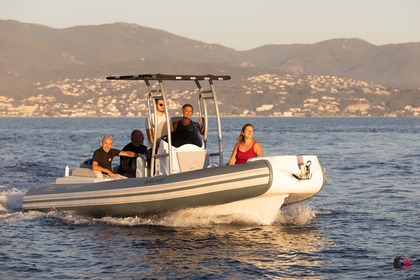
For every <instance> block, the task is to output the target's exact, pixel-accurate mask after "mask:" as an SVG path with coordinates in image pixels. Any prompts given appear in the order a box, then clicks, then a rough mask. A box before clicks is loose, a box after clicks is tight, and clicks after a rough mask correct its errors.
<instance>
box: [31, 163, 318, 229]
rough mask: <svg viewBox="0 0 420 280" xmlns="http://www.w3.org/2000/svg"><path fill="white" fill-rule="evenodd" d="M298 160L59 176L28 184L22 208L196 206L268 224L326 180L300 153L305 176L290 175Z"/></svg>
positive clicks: (93, 210) (91, 211)
mask: <svg viewBox="0 0 420 280" xmlns="http://www.w3.org/2000/svg"><path fill="white" fill-rule="evenodd" d="M301 157H302V156H301ZM297 159H298V157H296V156H276V157H264V158H256V159H252V160H250V161H249V162H247V163H245V164H241V165H229V166H218V167H211V168H206V169H200V170H193V171H188V172H183V173H176V174H171V175H165V176H156V177H147V178H132V179H124V180H109V179H108V180H106V179H96V178H90V180H91V182H90V183H86V182H85V183H80V180H82V179H83V178H82V179H80V178H75V177H73V176H70V177H64V178H58V179H57V181H56V183H55V184H48V185H43V186H39V187H36V188H32V189H30V190H29V191H28V192H27V193H26V195H25V197H24V200H23V208H24V209H25V210H37V211H44V212H47V211H51V210H54V209H57V210H66V211H74V212H75V213H76V214H80V215H86V216H91V217H97V218H100V217H104V216H112V217H127V216H143V217H145V216H150V215H164V214H166V213H167V212H170V211H176V210H181V209H187V208H201V209H205V210H206V211H210V212H211V213H213V214H214V213H218V214H219V215H232V214H244V215H247V216H250V217H253V218H255V220H256V221H259V223H261V224H271V223H273V222H274V220H275V218H276V215H278V213H279V210H280V207H281V206H282V205H283V204H292V203H297V202H300V201H303V200H306V199H308V198H311V197H313V196H314V195H316V194H317V193H318V192H319V191H321V189H322V187H323V186H324V184H325V183H326V177H325V170H324V168H323V167H322V165H321V164H320V163H319V161H318V159H317V157H316V156H304V158H303V159H304V160H305V161H311V162H312V165H311V166H312V169H311V174H310V178H307V179H303V180H300V179H297V178H296V177H295V176H293V174H297V173H298V172H299V165H298V160H297ZM87 179H89V178H87ZM57 182H59V183H57ZM75 182H76V183H75Z"/></svg>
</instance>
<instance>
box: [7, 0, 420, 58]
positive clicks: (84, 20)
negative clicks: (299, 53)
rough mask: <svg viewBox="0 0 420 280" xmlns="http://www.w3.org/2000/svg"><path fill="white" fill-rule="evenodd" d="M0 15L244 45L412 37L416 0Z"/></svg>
mask: <svg viewBox="0 0 420 280" xmlns="http://www.w3.org/2000/svg"><path fill="white" fill-rule="evenodd" d="M0 4H1V5H0V7H1V9H0V19H1V20H9V19H11V20H17V21H20V22H25V23H36V24H42V25H46V26H50V27H53V28H67V27H72V26H80V25H101V24H108V23H115V22H126V23H134V24H138V25H140V26H144V27H150V28H155V29H160V30H163V31H167V32H169V33H173V34H175V35H178V36H182V37H185V38H188V39H193V40H198V41H202V42H205V43H210V44H219V45H222V46H225V47H229V48H232V49H235V50H249V49H253V48H257V47H260V46H263V45H268V44H280V45H283V44H296V43H297V44H313V43H317V42H321V41H325V40H329V39H335V38H360V39H363V40H365V41H368V42H369V43H372V44H375V45H387V44H397V43H409V42H420V0H208V1H200V0H157V1H153V0H148V1H144V0H112V1H111V0H0Z"/></svg>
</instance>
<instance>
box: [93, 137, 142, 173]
mask: <svg viewBox="0 0 420 280" xmlns="http://www.w3.org/2000/svg"><path fill="white" fill-rule="evenodd" d="M115 156H127V157H136V156H137V154H136V153H134V152H132V151H120V150H118V149H114V148H112V137H111V136H104V138H102V142H101V147H100V148H99V149H97V150H96V151H95V152H94V153H93V159H92V170H97V171H101V172H102V174H104V175H105V176H109V177H111V178H117V177H118V176H117V175H118V174H115V173H114V172H112V159H113V158H114V157H115Z"/></svg>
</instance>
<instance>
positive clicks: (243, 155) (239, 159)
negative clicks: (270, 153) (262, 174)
mask: <svg viewBox="0 0 420 280" xmlns="http://www.w3.org/2000/svg"><path fill="white" fill-rule="evenodd" d="M254 145H255V141H252V146H251V148H249V150H248V151H246V152H241V151H240V150H239V145H238V148H237V150H236V162H235V164H242V163H245V162H247V160H248V159H250V158H254V157H257V153H256V152H255V151H254Z"/></svg>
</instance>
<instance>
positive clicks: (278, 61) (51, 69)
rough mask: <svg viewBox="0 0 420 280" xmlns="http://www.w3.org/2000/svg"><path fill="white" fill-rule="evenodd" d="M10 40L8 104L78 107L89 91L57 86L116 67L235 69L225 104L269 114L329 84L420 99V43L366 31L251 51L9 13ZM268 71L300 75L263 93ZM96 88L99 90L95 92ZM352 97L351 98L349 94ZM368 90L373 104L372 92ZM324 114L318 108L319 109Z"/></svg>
mask: <svg viewBox="0 0 420 280" xmlns="http://www.w3.org/2000/svg"><path fill="white" fill-rule="evenodd" d="M0 44H1V45H2V52H0V73H1V75H0V97H1V96H3V97H1V98H2V100H3V101H4V104H3V105H1V104H0V105H1V106H3V107H5V108H11V107H17V106H21V105H25V104H27V103H28V101H27V100H28V99H30V100H38V99H37V98H39V96H43V97H45V96H51V98H53V99H54V100H55V102H61V101H63V100H64V101H66V102H68V104H67V106H68V107H71V108H73V106H75V104H76V103H77V102H84V101H85V100H86V99H87V97H86V96H83V95H81V96H78V97H77V98H79V99H80V100H76V99H75V97H74V96H73V98H68V96H67V97H66V95H65V94H64V95H63V90H62V89H59V87H54V86H51V85H54V84H55V85H57V84H61V83H63V81H74V83H76V84H77V81H80V80H85V79H88V80H91V81H95V83H96V81H98V80H101V79H104V77H105V76H107V75H113V74H134V73H167V74H173V73H174V74H208V73H211V74H227V75H231V76H232V80H231V81H229V82H228V83H226V86H227V90H226V92H228V95H225V93H223V92H222V97H221V100H224V101H225V103H229V102H232V101H235V104H236V107H237V108H236V109H235V108H234V106H226V107H225V108H224V109H225V110H226V111H225V113H226V114H242V113H243V112H244V111H246V110H251V111H253V112H261V111H258V110H256V108H257V107H258V106H260V105H262V104H266V105H267V104H271V105H273V108H274V109H272V111H271V112H268V113H267V112H265V110H262V112H265V113H267V114H273V113H275V112H280V113H279V114H283V113H284V112H288V111H290V108H294V107H302V108H303V105H304V104H303V103H299V101H298V100H300V101H301V102H304V100H306V99H310V98H311V97H313V96H312V95H313V94H314V88H323V89H322V91H320V92H322V93H323V94H324V95H325V96H324V97H328V96H330V95H331V94H333V95H334V94H335V93H334V92H335V91H336V90H337V88H341V91H343V93H345V94H353V95H354V93H355V92H357V93H359V92H360V93H366V91H367V92H375V85H377V87H376V88H378V87H379V88H381V91H384V92H388V93H389V94H387V95H382V94H379V95H377V96H381V98H382V99H383V100H382V101H378V102H382V103H384V104H385V103H386V104H388V105H386V106H384V108H388V109H387V110H388V111H387V113H388V114H391V112H393V113H392V114H394V113H395V112H396V111H400V110H404V107H405V106H411V107H413V108H416V107H418V106H420V105H418V104H417V102H418V101H417V99H418V98H417V96H418V90H417V89H416V88H419V87H420V79H418V77H420V43H409V44H396V45H384V46H375V45H372V44H370V43H368V42H365V41H363V40H360V39H334V40H328V41H324V42H319V43H316V44H292V45H266V46H261V47H259V48H256V49H252V50H248V51H235V50H233V49H230V48H226V47H223V46H221V45H216V44H206V43H203V42H200V41H196V40H191V39H188V38H184V37H180V36H176V35H173V34H170V33H168V32H165V31H162V30H157V29H152V28H146V27H142V26H138V25H135V24H127V23H114V24H105V25H98V26H76V27H71V28H64V29H54V28H50V27H47V26H42V25H36V24H27V23H21V22H17V21H11V20H8V21H4V20H0ZM264 75H269V76H270V77H273V80H272V81H271V82H270V83H275V80H276V79H279V80H283V81H285V80H288V83H290V85H291V84H292V82H291V81H290V80H291V79H293V80H294V81H293V83H294V84H293V85H294V86H293V87H291V86H289V88H287V89H285V88H278V89H276V86H275V85H272V84H271V86H268V87H267V89H266V90H265V91H264V93H263V95H261V94H257V92H260V93H261V91H260V90H257V92H255V91H254V90H253V89H257V88H264V87H266V86H267V81H265V79H264V78H262V79H260V78H258V77H265V76H264ZM256 77H257V78H256ZM320 77H324V78H320ZM317 79H318V80H320V81H324V82H325V83H327V84H318V85H314V84H313V80H317ZM340 79H341V81H350V82H347V83H346V82H342V83H341V82H338V84H339V86H338V87H336V86H331V85H332V84H333V83H335V82H336V81H339V80H340ZM251 80H257V81H258V82H257V84H258V85H256V84H254V85H253V86H252V87H251V89H250V90H249V88H247V85H249V81H251ZM299 81H301V82H299ZM334 81H335V82H334ZM298 84H299V87H298V86H297V85H298ZM349 84H352V85H356V84H358V85H361V84H363V85H364V86H363V88H365V89H362V86H361V87H360V88H357V89H351V90H348V88H347V86H348V85H349ZM47 85H50V87H48V86H47ZM327 85H329V86H327ZM79 86H80V85H79ZM102 86H104V87H106V85H102ZM324 86H326V87H325V88H324ZM40 88H43V90H40ZM52 88H55V89H56V90H51V89H52ZM366 89H367V90H366ZM382 89H383V90H382ZM284 90H286V91H287V94H289V95H290V94H292V93H294V92H297V93H298V94H299V95H298V96H299V98H297V96H294V97H293V98H285V99H284V100H282V101H281V102H280V101H278V100H277V99H278V97H279V96H278V95H282V94H284ZM341 91H340V92H341ZM279 92H282V94H279ZM395 92H398V93H400V96H399V98H398V99H399V100H401V94H404V98H403V100H404V102H405V103H404V104H399V105H398V106H403V107H402V108H399V107H398V106H397V105H396V104H397V103H399V102H397V101H396V100H394V98H392V96H393V94H395ZM90 95H95V92H91V93H90ZM385 96H388V97H386V98H385ZM261 97H264V98H263V99H262V98H261ZM283 97H284V96H283ZM321 98H322V96H321ZM348 98H350V96H347V97H346V98H344V99H348ZM351 98H354V96H353V97H351ZM358 98H362V99H361V100H363V98H367V100H368V101H369V102H371V103H372V102H373V101H372V100H371V98H372V96H369V97H366V96H359V97H358ZM41 99H42V98H41ZM47 99H48V98H47ZM315 99H316V98H315ZM341 99H343V98H341ZM376 99H377V98H376ZM385 99H389V100H385ZM238 100H240V102H238ZM255 101H257V103H258V104H255ZM358 102H359V101H358ZM29 103H30V102H29ZM298 103H299V104H298ZM359 103H360V102H359ZM5 104H6V105H5ZM7 104H9V105H7ZM276 104H277V105H276ZM372 104H373V103H372ZM1 106H0V107H1ZM343 106H344V105H343ZM395 106H396V107H395ZM321 107H322V108H324V107H323V106H321ZM394 107H395V108H394ZM253 108H254V109H255V110H252V109H253ZM264 108H268V107H264ZM343 110H344V108H343ZM269 111H270V110H269ZM281 112H283V113H281ZM340 112H341V110H340V111H339V113H340ZM341 113H342V112H341ZM4 114H6V113H4ZM37 114H40V115H45V114H46V115H49V114H52V113H51V112H49V113H46V112H38V113H37ZM314 114H315V115H316V113H315V112H313V111H311V113H309V115H314ZM395 114H397V115H398V113H395ZM404 114H405V113H404ZM6 115H8V114H6ZM12 115H13V114H12ZM53 115H54V114H53ZM306 115H308V113H306Z"/></svg>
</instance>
